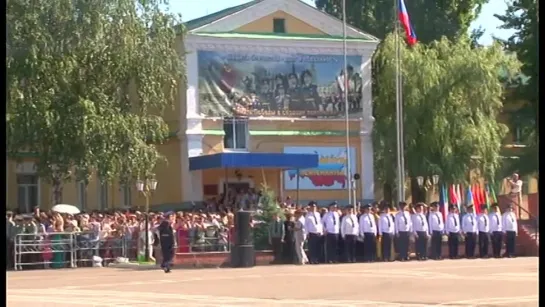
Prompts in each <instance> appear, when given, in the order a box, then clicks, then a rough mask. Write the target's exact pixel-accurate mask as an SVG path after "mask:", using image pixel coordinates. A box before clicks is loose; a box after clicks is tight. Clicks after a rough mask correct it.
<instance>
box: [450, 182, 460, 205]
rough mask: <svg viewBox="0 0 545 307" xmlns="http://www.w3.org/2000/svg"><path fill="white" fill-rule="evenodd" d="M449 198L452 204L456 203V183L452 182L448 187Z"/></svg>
mask: <svg viewBox="0 0 545 307" xmlns="http://www.w3.org/2000/svg"><path fill="white" fill-rule="evenodd" d="M448 194H449V200H450V203H451V204H452V205H457V204H458V197H456V185H455V184H453V185H451V186H450V187H449V189H448Z"/></svg>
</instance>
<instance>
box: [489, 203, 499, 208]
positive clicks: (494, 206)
mask: <svg viewBox="0 0 545 307" xmlns="http://www.w3.org/2000/svg"><path fill="white" fill-rule="evenodd" d="M490 207H491V208H496V207H499V205H498V203H493V204H492V205H490Z"/></svg>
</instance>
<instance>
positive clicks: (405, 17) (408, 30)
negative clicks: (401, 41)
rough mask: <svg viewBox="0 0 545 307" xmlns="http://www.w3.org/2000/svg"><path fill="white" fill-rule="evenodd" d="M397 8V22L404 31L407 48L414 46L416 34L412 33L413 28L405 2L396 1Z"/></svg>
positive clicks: (401, 0)
mask: <svg viewBox="0 0 545 307" xmlns="http://www.w3.org/2000/svg"><path fill="white" fill-rule="evenodd" d="M397 6H398V10H399V12H398V15H399V21H400V22H401V25H402V26H403V29H405V35H407V43H408V44H409V46H412V45H414V44H416V34H415V33H414V29H413V26H412V25H411V20H410V19H409V13H408V12H407V7H406V6H405V2H404V1H403V0H398V2H397Z"/></svg>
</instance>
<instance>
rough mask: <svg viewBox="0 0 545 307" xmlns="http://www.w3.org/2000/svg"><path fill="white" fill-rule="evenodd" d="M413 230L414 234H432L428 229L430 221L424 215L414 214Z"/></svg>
mask: <svg viewBox="0 0 545 307" xmlns="http://www.w3.org/2000/svg"><path fill="white" fill-rule="evenodd" d="M413 230H414V233H417V232H427V233H429V232H430V229H429V227H428V221H427V220H426V215H424V213H415V214H413Z"/></svg>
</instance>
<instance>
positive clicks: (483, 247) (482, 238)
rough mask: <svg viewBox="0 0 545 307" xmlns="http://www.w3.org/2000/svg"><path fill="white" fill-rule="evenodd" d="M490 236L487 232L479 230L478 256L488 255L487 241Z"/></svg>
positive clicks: (484, 256)
mask: <svg viewBox="0 0 545 307" xmlns="http://www.w3.org/2000/svg"><path fill="white" fill-rule="evenodd" d="M489 241H490V237H489V235H488V232H479V257H481V258H486V257H488V242H489Z"/></svg>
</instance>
